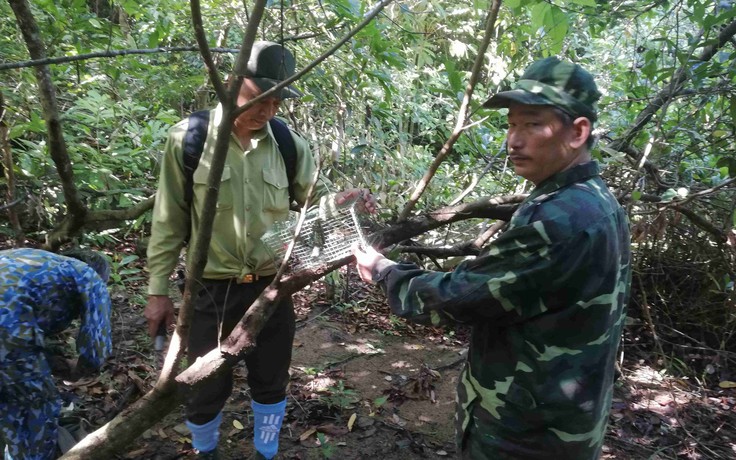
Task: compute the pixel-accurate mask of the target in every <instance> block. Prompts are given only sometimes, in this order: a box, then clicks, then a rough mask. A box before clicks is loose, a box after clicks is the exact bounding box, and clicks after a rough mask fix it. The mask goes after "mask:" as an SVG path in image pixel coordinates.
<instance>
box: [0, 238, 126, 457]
mask: <svg viewBox="0 0 736 460" xmlns="http://www.w3.org/2000/svg"><path fill="white" fill-rule="evenodd" d="M67 254H68V255H69V257H66V256H62V255H58V254H54V253H51V252H47V251H42V250H39V249H11V250H6V251H0V299H2V302H1V303H0V441H4V442H5V443H6V444H7V446H6V450H5V460H9V459H13V460H46V459H53V458H56V443H57V430H58V426H57V421H58V418H59V412H60V410H61V400H60V398H59V392H58V390H57V389H56V386H55V385H54V380H53V378H52V376H51V367H50V365H49V362H48V361H47V359H46V357H45V355H44V351H45V343H44V340H45V338H46V337H48V336H50V335H53V334H55V333H58V332H61V331H62V330H64V329H66V328H67V327H69V325H70V324H71V322H72V321H73V320H74V319H76V318H79V317H81V325H80V327H79V335H78V336H77V351H78V352H79V360H78V362H77V370H76V371H75V373H74V374H76V375H80V374H83V373H86V372H88V371H90V370H93V369H99V368H100V366H102V363H103V362H104V360H105V358H107V357H108V356H109V355H110V352H111V349H112V344H111V340H110V296H109V294H108V292H107V288H106V286H105V283H106V281H107V278H108V276H109V275H110V268H109V266H108V263H107V261H106V260H105V258H104V257H103V256H102V255H100V254H98V253H95V252H93V251H81V250H78V251H74V252H69V253H67ZM0 444H2V442H0Z"/></svg>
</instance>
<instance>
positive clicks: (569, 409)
mask: <svg viewBox="0 0 736 460" xmlns="http://www.w3.org/2000/svg"><path fill="white" fill-rule="evenodd" d="M630 278H631V266H630V239H629V228H628V220H627V218H626V214H625V212H624V210H623V209H622V208H621V207H620V206H619V204H618V203H617V201H616V199H615V198H614V196H613V195H612V194H611V193H610V191H609V190H608V188H607V187H606V185H605V184H604V182H603V180H602V179H601V178H600V176H599V169H598V165H597V164H596V163H595V162H589V163H585V164H582V165H578V166H575V167H573V168H571V169H568V170H566V171H562V172H560V173H558V174H555V175H553V176H552V177H550V178H548V179H547V180H545V181H543V182H542V183H540V184H539V186H538V187H536V188H535V190H534V191H533V192H532V193H531V195H530V196H529V197H528V198H527V199H526V200H525V201H524V202H523V203H522V204H521V206H520V207H519V209H518V210H517V211H516V213H515V214H514V216H513V217H512V219H511V221H510V222H509V228H508V230H507V231H506V232H504V233H503V234H502V235H501V236H500V237H499V238H498V239H497V240H496V241H494V242H493V243H492V244H491V245H490V246H489V249H488V252H487V253H486V254H484V255H482V256H480V257H478V258H476V259H474V260H470V261H466V262H464V263H462V264H461V265H459V266H458V267H457V269H455V270H454V271H453V272H451V273H440V272H430V271H425V270H420V269H419V268H417V267H416V266H415V265H412V264H396V265H391V266H389V267H387V268H385V269H383V270H382V271H380V272H379V273H378V274H377V275H376V276H375V280H376V281H377V282H378V283H379V284H380V285H381V286H382V287H383V288H384V290H385V291H386V292H387V295H388V302H389V305H390V306H391V309H392V310H393V312H394V313H395V314H397V315H399V316H403V317H406V318H411V319H413V320H418V321H424V322H431V323H432V324H439V323H441V322H444V321H446V320H456V321H460V322H465V323H469V324H471V325H472V336H471V343H470V350H469V352H468V362H467V363H466V367H465V369H464V370H463V372H462V376H461V381H460V383H459V385H458V411H457V434H458V444H459V446H460V448H461V449H462V451H463V454H464V456H465V457H467V458H472V459H507V458H513V459H540V460H541V459H545V460H546V459H566V460H571V459H595V458H597V457H598V455H599V453H600V449H601V446H602V443H603V436H604V433H605V428H606V423H607V420H608V412H609V408H610V404H611V397H612V388H613V385H612V383H613V374H614V363H615V355H616V351H617V348H618V344H619V341H620V336H621V329H622V326H623V321H624V315H625V308H626V305H627V302H628V297H629V289H630Z"/></svg>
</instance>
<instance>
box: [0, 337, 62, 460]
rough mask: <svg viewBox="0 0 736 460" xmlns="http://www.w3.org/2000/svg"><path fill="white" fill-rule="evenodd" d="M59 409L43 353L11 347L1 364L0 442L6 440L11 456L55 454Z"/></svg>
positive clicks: (29, 458) (35, 459) (30, 458)
mask: <svg viewBox="0 0 736 460" xmlns="http://www.w3.org/2000/svg"><path fill="white" fill-rule="evenodd" d="M0 348H2V347H0ZM5 349H6V350H7V348H5ZM60 410H61V400H60V398H59V392H58V390H57V389H56V386H55V384H54V380H53V378H52V377H51V370H50V369H49V365H48V363H47V361H46V358H45V357H44V355H43V353H41V352H40V351H39V352H28V351H27V352H25V353H24V352H23V351H20V350H17V349H16V350H11V351H10V353H9V355H8V356H6V359H4V360H3V362H2V363H1V364H0V444H2V443H3V442H4V443H5V444H7V449H8V453H9V454H10V457H11V458H12V459H13V460H47V459H54V458H56V445H57V436H58V431H57V421H58V419H59V412H60Z"/></svg>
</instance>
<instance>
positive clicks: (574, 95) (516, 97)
mask: <svg viewBox="0 0 736 460" xmlns="http://www.w3.org/2000/svg"><path fill="white" fill-rule="evenodd" d="M600 97H601V93H600V92H599V91H598V87H597V86H596V84H595V81H594V80H593V76H592V75H591V74H590V73H588V71H586V70H585V69H583V68H582V67H580V66H579V65H577V64H572V63H569V62H564V61H560V60H559V59H557V58H556V57H549V58H546V59H542V60H540V61H536V62H534V63H533V64H532V65H530V66H529V68H528V69H526V71H525V72H524V75H522V76H521V79H520V80H519V81H518V82H517V83H516V85H515V86H514V89H512V90H510V91H503V92H500V93H498V94H495V95H494V96H492V97H491V98H490V99H488V100H487V101H486V102H485V103H484V104H483V107H490V108H500V107H508V106H509V104H511V103H512V102H516V103H519V104H526V105H553V106H555V107H558V108H560V109H562V110H564V111H565V112H567V113H569V114H570V115H572V116H575V117H577V116H582V117H586V118H588V119H590V120H591V121H595V120H597V119H598V115H597V113H596V106H595V103H596V101H597V100H598V99H599V98H600Z"/></svg>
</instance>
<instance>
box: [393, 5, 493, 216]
mask: <svg viewBox="0 0 736 460" xmlns="http://www.w3.org/2000/svg"><path fill="white" fill-rule="evenodd" d="M500 7H501V0H493V2H491V5H490V9H489V11H488V19H487V20H486V30H485V34H484V36H483V40H481V42H480V44H479V46H478V55H477V56H476V58H475V63H474V64H473V70H472V72H471V74H470V81H469V82H468V85H467V86H466V87H465V96H464V97H463V102H462V104H460V112H459V113H458V115H457V123H456V124H455V129H454V130H453V132H452V134H451V135H450V138H449V139H447V141H446V142H445V144H444V145H443V146H442V149H441V150H440V152H439V153H438V154H437V156H436V157H435V159H434V161H433V162H432V164H431V165H430V166H429V169H428V170H427V172H426V173H425V174H424V177H422V179H421V180H420V181H419V183H418V184H417V187H416V189H414V192H413V193H412V194H411V197H410V198H409V200H408V201H407V202H406V206H404V209H403V210H402V211H401V213H400V214H399V221H402V220H406V218H407V217H408V215H409V213H410V212H411V211H412V209H414V206H416V204H417V201H419V198H420V197H421V196H422V193H424V191H425V190H426V189H427V186H428V185H429V181H430V180H432V177H434V175H435V173H436V172H437V168H439V166H440V164H442V162H443V161H445V158H447V156H448V155H449V154H450V152H452V147H453V146H454V145H455V142H457V140H458V139H459V138H460V136H461V135H462V133H463V132H464V131H465V129H466V126H465V124H466V122H467V116H468V106H469V105H470V101H471V99H472V97H473V91H474V90H475V84H476V83H477V82H478V78H479V76H480V71H481V68H482V67H483V61H484V60H485V58H486V50H487V49H488V44H489V43H490V41H491V35H492V34H493V29H494V28H495V27H496V18H497V17H498V10H499V8H500Z"/></svg>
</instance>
